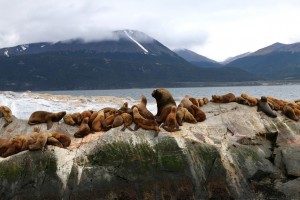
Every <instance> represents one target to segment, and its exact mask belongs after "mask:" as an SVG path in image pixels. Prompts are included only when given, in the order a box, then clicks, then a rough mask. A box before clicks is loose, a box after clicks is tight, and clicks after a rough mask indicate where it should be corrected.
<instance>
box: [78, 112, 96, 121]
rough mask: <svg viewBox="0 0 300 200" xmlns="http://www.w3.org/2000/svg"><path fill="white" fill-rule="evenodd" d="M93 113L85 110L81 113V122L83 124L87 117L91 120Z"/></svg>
mask: <svg viewBox="0 0 300 200" xmlns="http://www.w3.org/2000/svg"><path fill="white" fill-rule="evenodd" d="M92 113H93V111H92V110H85V111H83V112H81V113H80V116H81V119H80V120H81V122H82V120H83V119H84V118H86V117H88V118H90V117H91V115H92Z"/></svg>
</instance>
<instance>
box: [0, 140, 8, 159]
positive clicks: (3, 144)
mask: <svg viewBox="0 0 300 200" xmlns="http://www.w3.org/2000/svg"><path fill="white" fill-rule="evenodd" d="M8 147H9V139H8V138H6V137H0V157H2V154H4V153H5V152H6V151H7V149H8Z"/></svg>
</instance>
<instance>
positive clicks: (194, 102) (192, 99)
mask: <svg viewBox="0 0 300 200" xmlns="http://www.w3.org/2000/svg"><path fill="white" fill-rule="evenodd" d="M189 100H190V101H191V102H192V103H193V104H194V105H195V106H197V107H198V108H199V107H200V105H199V102H198V99H196V98H194V97H190V98H189Z"/></svg>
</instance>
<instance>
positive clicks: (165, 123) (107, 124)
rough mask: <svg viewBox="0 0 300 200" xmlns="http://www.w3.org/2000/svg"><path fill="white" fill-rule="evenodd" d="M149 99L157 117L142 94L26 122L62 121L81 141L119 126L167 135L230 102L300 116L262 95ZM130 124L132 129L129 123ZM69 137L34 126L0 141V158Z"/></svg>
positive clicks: (298, 106)
mask: <svg viewBox="0 0 300 200" xmlns="http://www.w3.org/2000/svg"><path fill="white" fill-rule="evenodd" d="M152 97H154V98H155V100H156V103H157V114H156V115H155V116H154V115H153V114H152V113H151V112H150V111H149V110H148V109H147V98H146V97H145V96H144V95H142V96H141V100H140V102H139V103H137V104H135V105H133V106H132V107H131V108H129V107H128V103H127V102H125V103H124V104H123V106H122V107H121V108H119V109H117V108H111V107H105V108H103V109H100V110H98V111H93V110H85V111H83V112H81V113H79V112H77V113H66V112H65V111H62V112H57V113H53V112H46V111H36V112H33V113H32V114H31V116H30V117H29V120H28V124H29V125H35V124H39V123H47V129H51V127H52V125H53V122H59V121H60V120H62V119H63V121H64V123H66V124H68V125H71V126H78V130H77V131H76V132H75V133H74V137H76V138H82V137H85V136H86V135H88V134H90V133H92V132H99V131H107V130H109V129H110V128H115V127H119V126H122V125H123V128H122V129H121V131H124V130H125V129H129V130H130V131H135V130H138V129H139V128H143V129H146V130H154V131H155V133H156V134H155V136H157V134H158V133H159V132H160V128H163V129H165V130H166V131H168V132H175V131H179V130H180V129H179V126H182V124H183V122H187V123H197V122H202V121H204V120H205V119H206V115H205V113H204V112H203V111H202V110H201V109H200V107H202V106H203V105H205V104H207V103H209V102H215V103H230V102H237V103H239V104H243V105H248V106H257V110H258V111H262V112H264V113H265V114H266V115H268V116H270V117H273V118H275V117H277V114H276V111H279V110H281V111H282V113H284V114H285V115H286V116H287V117H288V118H291V119H293V120H295V121H298V120H299V117H300V101H284V100H281V99H276V98H272V97H265V96H262V97H261V98H260V99H258V98H256V97H252V96H249V95H248V94H246V93H242V94H241V95H240V96H235V95H234V94H232V93H228V94H225V95H212V99H211V100H209V99H208V98H195V97H190V96H185V97H184V98H183V99H182V100H181V101H180V103H179V105H178V106H177V105H176V102H175V100H174V98H173V97H172V95H171V93H170V92H169V91H168V90H167V89H165V88H159V89H155V90H154V91H153V92H152ZM2 115H3V116H4V118H5V120H6V122H7V123H5V124H4V127H6V126H8V125H9V124H10V123H11V122H12V120H13V116H12V112H11V110H10V109H9V108H8V107H6V106H0V117H1V116H2ZM132 123H134V124H135V127H134V130H133V129H132V128H131V124H132ZM70 143H71V138H70V137H69V136H67V135H66V134H64V133H60V132H55V131H46V132H43V133H41V132H39V130H38V128H36V127H35V129H34V131H33V133H32V134H30V135H17V136H14V137H13V138H10V139H8V138H0V157H7V156H10V155H13V154H16V153H18V152H20V151H24V150H40V149H43V148H44V147H45V145H55V146H58V147H61V148H66V147H68V146H69V145H70Z"/></svg>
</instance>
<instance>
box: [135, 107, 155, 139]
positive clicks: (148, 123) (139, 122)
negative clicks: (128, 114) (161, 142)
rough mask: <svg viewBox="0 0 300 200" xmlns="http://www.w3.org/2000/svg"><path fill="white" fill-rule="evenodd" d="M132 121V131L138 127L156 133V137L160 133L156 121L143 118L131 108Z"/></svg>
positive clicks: (136, 110)
mask: <svg viewBox="0 0 300 200" xmlns="http://www.w3.org/2000/svg"><path fill="white" fill-rule="evenodd" d="M133 121H134V123H135V129H134V130H138V129H139V128H140V127H142V128H143V129H145V130H154V131H156V133H157V134H156V136H157V135H158V132H159V131H160V129H159V126H158V124H157V123H156V121H155V120H151V119H146V118H144V117H143V116H142V115H141V114H140V113H139V110H138V109H137V108H136V107H134V108H133Z"/></svg>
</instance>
